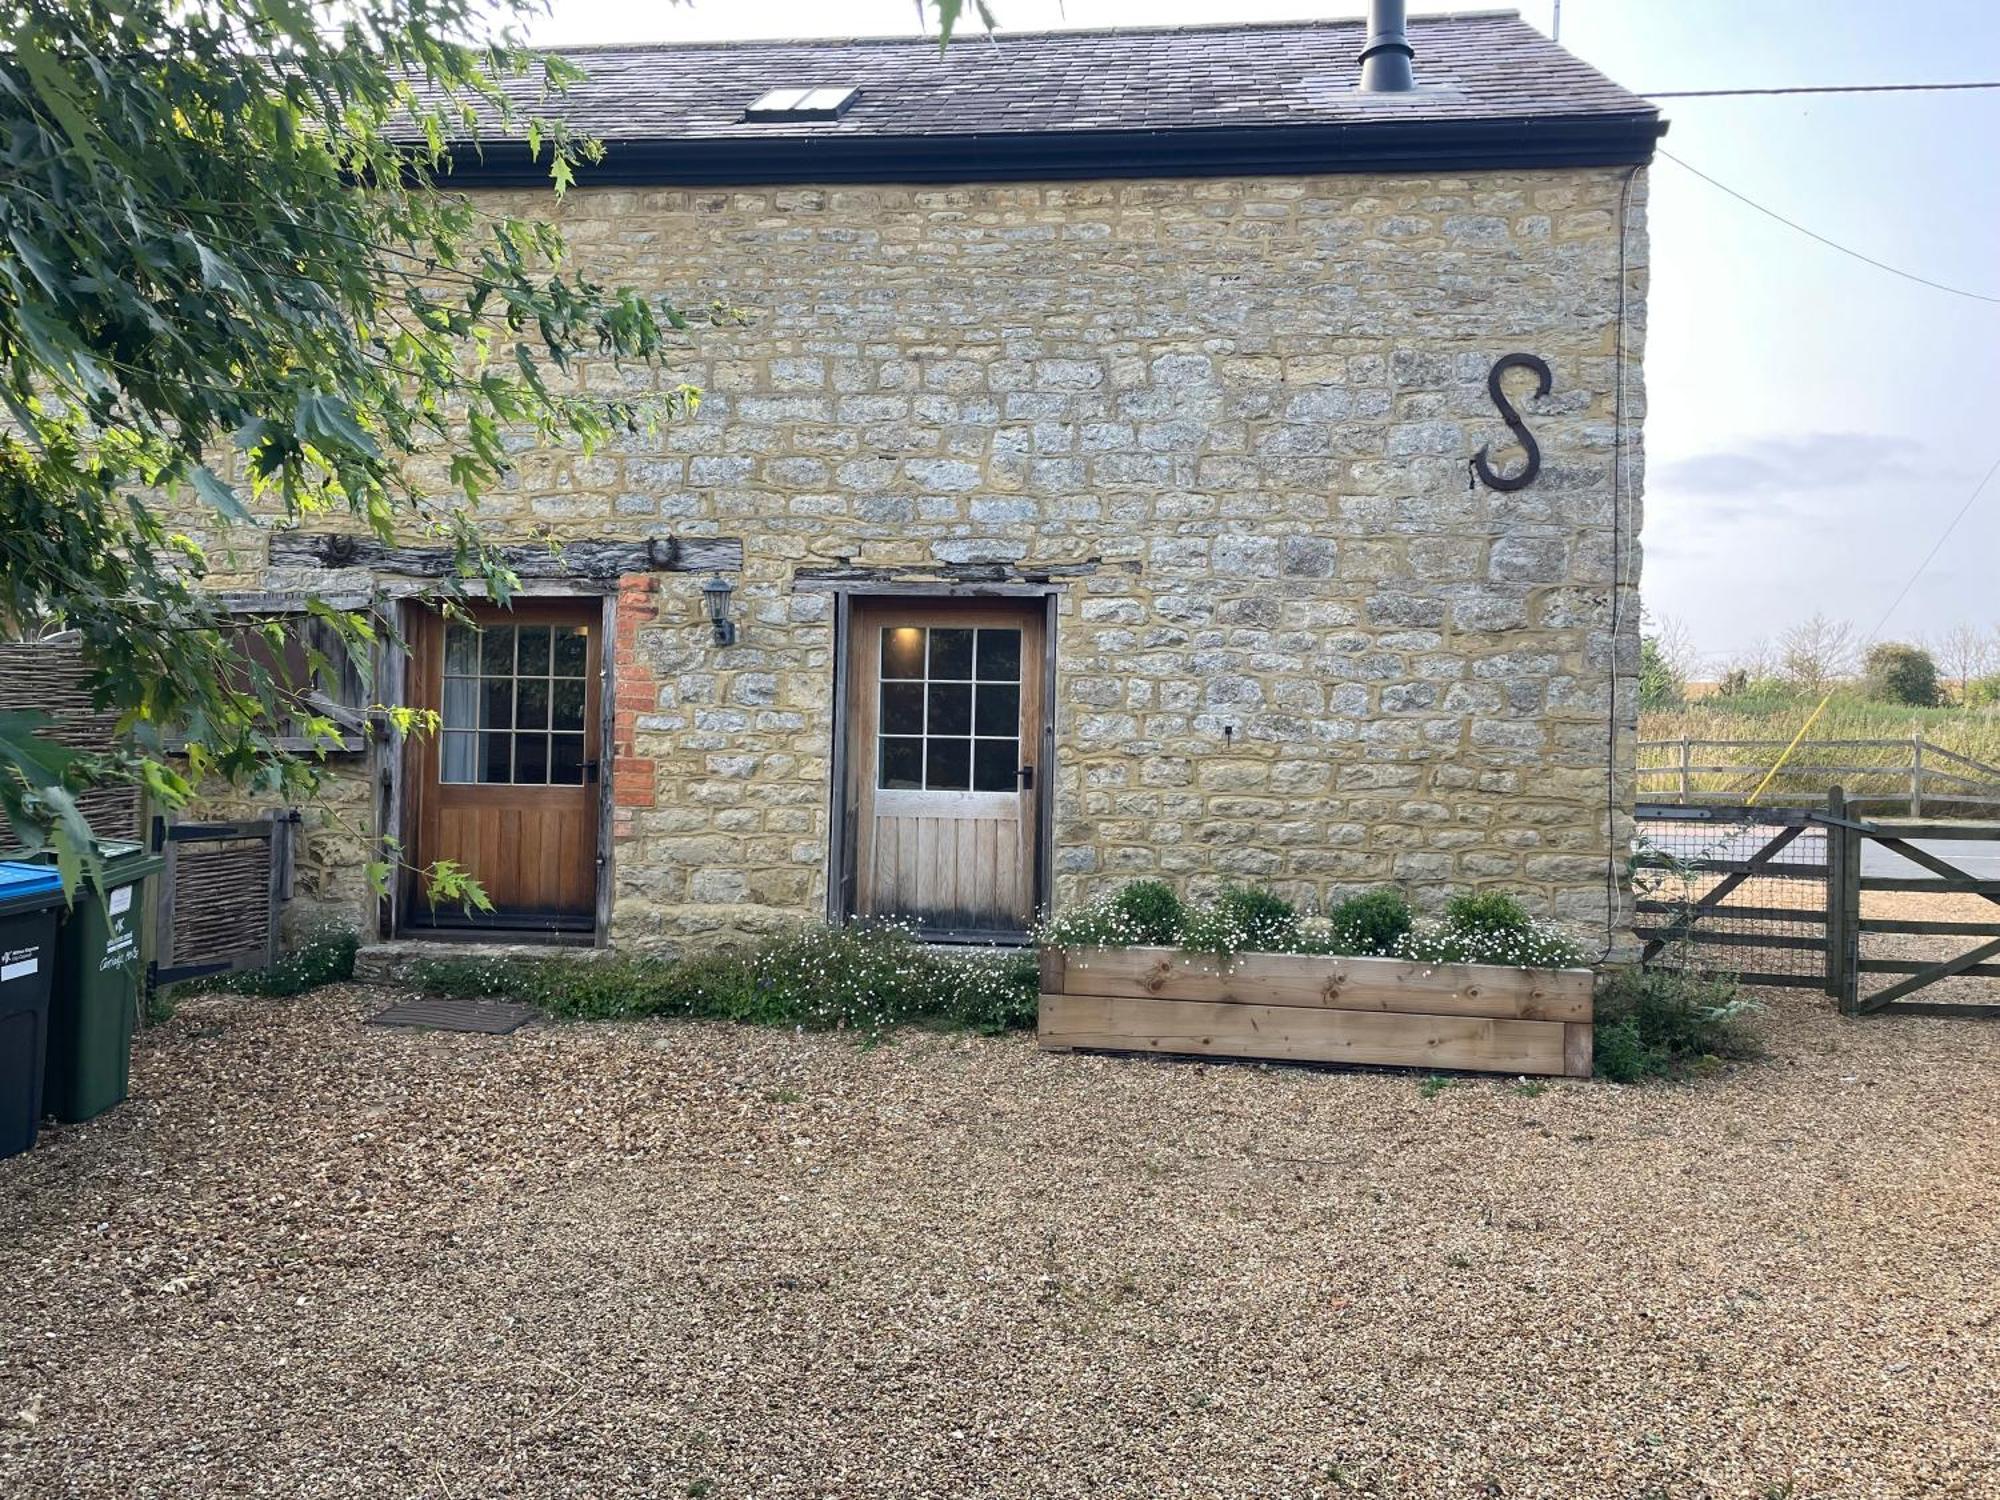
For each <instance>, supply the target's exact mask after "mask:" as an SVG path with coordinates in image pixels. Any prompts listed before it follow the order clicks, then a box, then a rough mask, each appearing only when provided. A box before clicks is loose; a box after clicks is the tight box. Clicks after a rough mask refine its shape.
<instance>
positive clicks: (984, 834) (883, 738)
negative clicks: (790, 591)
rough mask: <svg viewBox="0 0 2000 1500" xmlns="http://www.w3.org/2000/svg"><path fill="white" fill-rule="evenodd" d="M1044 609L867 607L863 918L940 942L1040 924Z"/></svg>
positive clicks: (861, 764)
mask: <svg viewBox="0 0 2000 1500" xmlns="http://www.w3.org/2000/svg"><path fill="white" fill-rule="evenodd" d="M1042 628H1043V627H1042V606H1041V603H1040V601H1035V602H1033V603H1021V604H1015V603H1012V602H1005V603H1002V602H994V601H982V600H967V601H950V600H940V601H936V602H930V603H915V602H911V601H880V600H877V601H863V602H858V603H857V604H856V605H855V607H854V613H853V615H852V617H851V619H850V622H849V628H848V641H849V649H850V652H851V656H850V660H849V664H848V677H847V681H848V683H849V691H848V701H847V731H846V732H847V735H848V742H847V762H848V776H849V781H848V806H849V807H850V808H851V809H853V813H854V819H855V823H854V839H853V848H852V855H851V858H852V859H853V861H854V870H853V876H854V878H853V882H852V890H853V898H852V899H853V906H852V910H853V914H854V915H857V916H864V917H869V916H873V917H897V918H901V919H903V920H906V921H909V922H912V923H914V924H915V925H916V926H917V927H918V928H920V929H921V930H923V931H924V932H926V933H929V934H933V935H954V936H1012V935H1020V934H1024V933H1026V932H1027V930H1028V929H1029V927H1030V926H1032V924H1033V921H1034V911H1035V869H1036V860H1037V854H1038V838H1037V833H1038V829H1039V826H1040V819H1039V816H1038V809H1039V806H1040V803H1039V798H1040V796H1041V792H1042V779H1043V778H1042V766H1041V764H1040V762H1041V753H1042V718H1043V708H1042V672H1043V665H1042Z"/></svg>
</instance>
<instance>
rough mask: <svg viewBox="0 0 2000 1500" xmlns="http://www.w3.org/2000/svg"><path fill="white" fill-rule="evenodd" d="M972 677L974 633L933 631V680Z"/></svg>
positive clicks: (967, 631)
mask: <svg viewBox="0 0 2000 1500" xmlns="http://www.w3.org/2000/svg"><path fill="white" fill-rule="evenodd" d="M971 675H972V632H971V631H969V630H933V631H932V632H931V679H932V680H933V681H935V680H937V679H938V678H940V677H958V678H966V677H970V676H971Z"/></svg>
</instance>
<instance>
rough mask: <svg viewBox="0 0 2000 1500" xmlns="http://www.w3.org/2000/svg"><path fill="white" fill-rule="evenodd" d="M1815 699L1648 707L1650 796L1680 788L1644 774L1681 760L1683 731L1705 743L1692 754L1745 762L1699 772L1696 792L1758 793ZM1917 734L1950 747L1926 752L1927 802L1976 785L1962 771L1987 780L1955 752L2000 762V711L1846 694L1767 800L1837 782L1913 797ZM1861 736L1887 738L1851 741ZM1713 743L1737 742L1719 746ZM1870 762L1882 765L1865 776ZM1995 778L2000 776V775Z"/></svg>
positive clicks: (1643, 755) (1643, 723) (1644, 765)
mask: <svg viewBox="0 0 2000 1500" xmlns="http://www.w3.org/2000/svg"><path fill="white" fill-rule="evenodd" d="M1813 707H1814V702H1813V700H1810V699H1805V700H1791V699H1783V698H1770V697H1746V698H1703V699H1699V700H1696V701H1694V702H1692V703H1689V704H1687V705H1686V706H1685V707H1682V708H1677V709H1670V710H1661V711H1656V712H1651V713H1645V714H1641V715H1640V717H1639V740H1640V745H1641V748H1640V751H1639V766H1640V769H1641V772H1642V775H1641V777H1640V784H1639V789H1640V793H1641V795H1642V796H1643V795H1646V794H1649V793H1650V794H1671V793H1673V792H1674V791H1676V790H1677V789H1678V775H1677V774H1669V775H1663V774H1654V775H1651V776H1648V775H1644V774H1643V773H1644V772H1645V771H1646V770H1648V769H1649V768H1650V769H1652V770H1654V771H1655V772H1659V771H1663V770H1667V769H1668V768H1674V767H1677V766H1678V765H1679V760H1680V747H1679V744H1678V742H1679V741H1680V740H1681V739H1683V738H1685V739H1688V740H1691V741H1694V742H1696V743H1695V744H1694V746H1693V747H1692V749H1691V751H1690V753H1689V759H1690V760H1691V761H1692V763H1694V764H1695V765H1697V766H1700V765H1711V766H1715V765H1733V766H1742V767H1744V768H1745V769H1744V770H1742V771H1740V772H1736V773H1730V774H1713V773H1711V774H1707V775H1697V776H1695V777H1694V778H1692V785H1693V787H1694V790H1696V791H1697V792H1702V793H1707V794H1710V795H1721V794H1725V793H1732V792H1733V793H1741V794H1747V793H1749V792H1750V791H1752V790H1753V789H1754V788H1755V787H1756V785H1757V783H1758V782H1759V781H1760V780H1761V779H1762V771H1763V770H1765V769H1768V768H1769V767H1770V765H1771V764H1772V763H1773V762H1775V761H1776V760H1777V759H1778V756H1779V755H1780V754H1781V753H1782V752H1783V750H1784V748H1785V746H1786V745H1787V744H1788V743H1790V741H1791V738H1792V736H1793V735H1795V734H1797V733H1798V732H1799V728H1800V726H1802V725H1803V724H1804V723H1805V722H1806V720H1807V719H1808V718H1809V717H1810V716H1811V714H1812V711H1813ZM1913 735H1921V736H1922V737H1923V740H1924V743H1925V744H1926V746H1929V747H1935V748H1936V749H1938V750H1943V751H1947V752H1950V754H1949V755H1942V756H1941V755H1934V754H1929V753H1927V755H1926V767H1927V771H1928V772H1929V773H1930V774H1929V777H1928V779H1927V782H1926V800H1927V801H1928V800H1929V799H1930V798H1932V797H1933V796H1935V797H1939V798H1942V797H1944V796H1945V795H1947V794H1949V793H1950V792H1952V791H1954V790H1957V791H1968V790H1971V788H1969V787H1968V786H1967V785H1966V784H1965V783H1964V782H1961V781H1957V780H1953V779H1952V778H1954V777H1961V776H1962V777H1967V778H1971V779H1972V780H1975V781H1978V780H1985V779H1987V778H1985V777H1983V776H1982V775H1981V772H1980V771H1979V769H1978V768H1977V767H1973V766H1967V765H1963V764H1960V763H1957V762H1954V761H1953V760H1952V759H1951V758H1950V756H1951V755H1958V756H1965V757H1967V758H1969V759H1971V760H1974V761H1978V762H1980V763H1982V764H1983V765H1985V766H1992V767H2000V710H1995V709H1963V708H1904V707H1898V706H1896V705H1893V704H1886V703H1867V702H1863V701H1861V700H1858V699H1850V698H1836V699H1835V700H1834V701H1833V702H1832V703H1830V704H1828V705H1827V708H1826V711H1825V712H1824V713H1823V714H1821V715H1820V716H1819V718H1818V720H1817V721H1816V722H1814V724H1813V726H1812V729H1811V732H1810V733H1809V734H1808V735H1807V737H1806V739H1805V741H1804V742H1803V743H1801V745H1800V746H1799V748H1798V749H1797V750H1796V751H1794V752H1793V754H1792V757H1791V759H1790V761H1788V762H1787V764H1786V767H1785V769H1784V771H1782V772H1781V773H1780V774H1779V776H1778V778H1777V779H1776V780H1774V781H1773V782H1772V784H1771V786H1770V788H1769V789H1768V790H1767V791H1766V793H1765V800H1766V801H1773V800H1779V799H1780V798H1782V797H1783V796H1784V795H1787V794H1789V795H1793V796H1812V797H1814V798H1818V797H1822V796H1824V795H1825V792H1826V789H1827V787H1828V786H1830V785H1834V784H1836V783H1837V784H1839V785H1840V786H1842V787H1844V788H1845V789H1846V790H1847V791H1848V793H1849V794H1850V796H1853V795H1863V796H1870V795H1872V796H1877V797H1888V796H1896V795H1907V791H1908V787H1909V775H1910V764H1911V759H1912V756H1911V749H1910V740H1911V737H1912V736H1913ZM1856 740H1876V741H1882V742H1884V743H1881V744H1875V745H1855V744H1852V743H1841V742H1852V741H1856ZM1704 741H1727V742H1735V743H1733V744H1730V745H1717V744H1704V743H1702V742H1704ZM1759 742H1761V743H1759ZM1860 768H1872V769H1869V770H1867V771H1866V772H1865V773H1861V774H1857V773H1858V772H1859V771H1860ZM1991 779H1992V780H1993V781H1995V782H2000V774H1996V775H1995V776H1994V777H1992V778H1991ZM1989 815H1990V813H1989Z"/></svg>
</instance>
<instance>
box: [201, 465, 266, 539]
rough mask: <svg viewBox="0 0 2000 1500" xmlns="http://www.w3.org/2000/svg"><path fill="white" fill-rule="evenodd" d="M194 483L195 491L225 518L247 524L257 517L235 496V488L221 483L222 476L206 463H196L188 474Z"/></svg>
mask: <svg viewBox="0 0 2000 1500" xmlns="http://www.w3.org/2000/svg"><path fill="white" fill-rule="evenodd" d="M188 477H189V478H190V479H191V480H192V481H193V483H194V488H195V493H196V494H198V495H200V496H201V498H202V500H203V501H204V502H205V503H206V504H207V505H208V506H209V507H210V508H211V509H213V510H214V511H215V512H216V513H217V514H219V515H220V516H222V517H223V518H224V519H225V520H229V521H235V522H238V523H239V524H244V525H247V524H249V523H250V522H253V521H255V520H256V519H257V518H256V517H255V516H253V515H251V514H250V509H249V507H248V506H246V505H245V504H244V503H243V502H242V500H240V499H239V498H237V494H236V491H235V489H234V488H233V487H232V486H230V485H228V484H225V483H223V481H222V477H221V476H220V475H219V474H217V473H216V472H215V470H213V469H211V468H210V467H209V466H208V465H207V464H196V465H195V467H194V472H193V473H191V474H190V475H189V476H188Z"/></svg>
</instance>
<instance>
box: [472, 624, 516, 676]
mask: <svg viewBox="0 0 2000 1500" xmlns="http://www.w3.org/2000/svg"><path fill="white" fill-rule="evenodd" d="M479 670H480V671H481V672H482V673H484V674H485V675H486V676H488V677H511V676H513V675H514V627H513V626H512V625H489V626H487V627H486V628H485V629H484V630H482V631H481V632H480V633H479Z"/></svg>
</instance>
